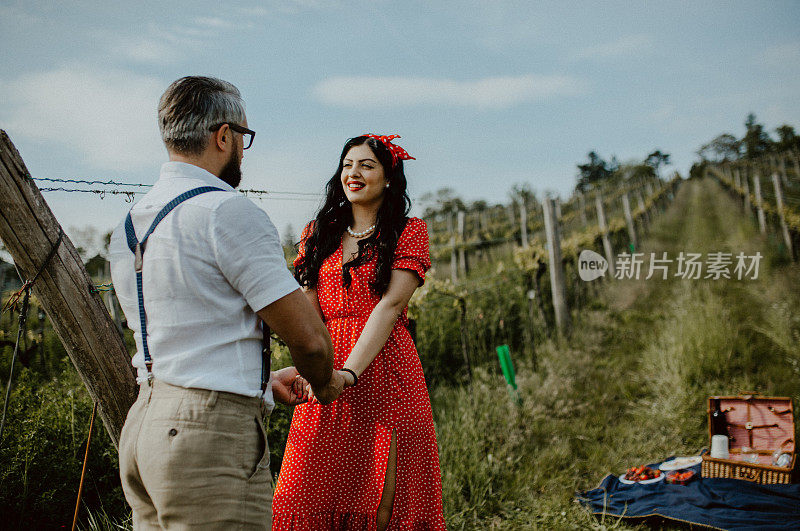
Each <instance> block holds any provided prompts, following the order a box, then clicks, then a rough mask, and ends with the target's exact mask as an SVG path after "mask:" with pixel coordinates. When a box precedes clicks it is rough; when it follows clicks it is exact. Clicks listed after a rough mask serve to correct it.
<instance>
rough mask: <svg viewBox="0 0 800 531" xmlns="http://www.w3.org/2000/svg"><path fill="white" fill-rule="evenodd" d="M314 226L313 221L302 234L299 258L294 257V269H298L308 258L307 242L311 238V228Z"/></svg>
mask: <svg viewBox="0 0 800 531" xmlns="http://www.w3.org/2000/svg"><path fill="white" fill-rule="evenodd" d="M313 224H314V222H313V221H309V222H308V224H307V225H306V226H305V228H304V229H303V232H302V233H301V234H300V243H299V244H298V245H297V256H295V257H294V261H293V262H292V267H297V264H299V263H300V262H302V261H303V259H304V258H305V256H306V240H307V239H308V237H309V236H311V230H312V229H311V227H312V225H313Z"/></svg>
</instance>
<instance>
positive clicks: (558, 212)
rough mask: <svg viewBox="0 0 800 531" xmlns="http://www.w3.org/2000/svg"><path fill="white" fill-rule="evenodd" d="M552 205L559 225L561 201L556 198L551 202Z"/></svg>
mask: <svg viewBox="0 0 800 531" xmlns="http://www.w3.org/2000/svg"><path fill="white" fill-rule="evenodd" d="M553 205H554V206H555V212H556V219H557V220H558V222H559V223H561V199H559V198H558V197H556V198H555V199H554V200H553Z"/></svg>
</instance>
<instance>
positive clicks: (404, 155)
mask: <svg viewBox="0 0 800 531" xmlns="http://www.w3.org/2000/svg"><path fill="white" fill-rule="evenodd" d="M361 136H368V137H370V138H374V139H375V140H378V141H379V142H381V143H382V144H383V145H384V146H386V147H387V148H388V149H389V153H391V154H392V168H394V167H395V166H397V161H398V160H409V159H413V160H417V159H415V158H414V157H412V156H411V155H409V154H408V152H406V150H405V149H403V148H401V147H400V146H396V145H394V144H392V140H394V139H395V138H400V135H372V134H369V133H366V134H364V135H361Z"/></svg>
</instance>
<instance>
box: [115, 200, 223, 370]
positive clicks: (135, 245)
mask: <svg viewBox="0 0 800 531" xmlns="http://www.w3.org/2000/svg"><path fill="white" fill-rule="evenodd" d="M222 191H223V190H222V188H216V187H214V186H201V187H199V188H195V189H193V190H189V191H188V192H184V193H182V194H181V195H179V196H178V197H176V198H175V199H173V200H172V201H170V202H169V203H167V204H166V205H164V208H162V209H161V211H160V212H159V213H158V215H157V216H156V219H154V220H153V223H152V224H151V225H150V229H148V231H147V232H146V233H145V235H144V238H142V241H141V242H140V241H139V240H137V239H136V231H135V230H134V228H133V220H131V213H130V212H128V216H127V217H126V218H125V236H126V237H127V238H128V247H129V248H130V250H131V252H132V253H133V255H134V261H133V267H134V269H135V270H136V291H137V292H138V294H139V324H140V327H141V330H142V349H143V350H144V364H145V367H147V380H148V381H149V380H152V379H153V360H152V358H150V349H149V348H148V346H147V314H145V311H144V291H143V290H142V265H143V258H144V250H145V247H146V245H147V239H148V238H149V237H150V235H151V234H152V233H153V231H154V230H155V228H156V226H157V225H158V224H159V223H161V220H162V219H164V217H165V216H166V215H167V214H169V213H170V212H171V211H172V209H173V208H175V207H176V206H178V205H180V204H181V203H183V202H184V201H186V200H187V199H191V198H192V197H194V196H196V195H200V194H204V193H206V192H222Z"/></svg>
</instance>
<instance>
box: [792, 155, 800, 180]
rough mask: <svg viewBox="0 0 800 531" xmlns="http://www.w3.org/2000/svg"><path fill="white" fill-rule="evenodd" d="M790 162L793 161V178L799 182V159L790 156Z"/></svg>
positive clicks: (795, 156)
mask: <svg viewBox="0 0 800 531" xmlns="http://www.w3.org/2000/svg"><path fill="white" fill-rule="evenodd" d="M792 161H794V178H795V179H798V180H800V157H799V156H797V155H796V154H792Z"/></svg>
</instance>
